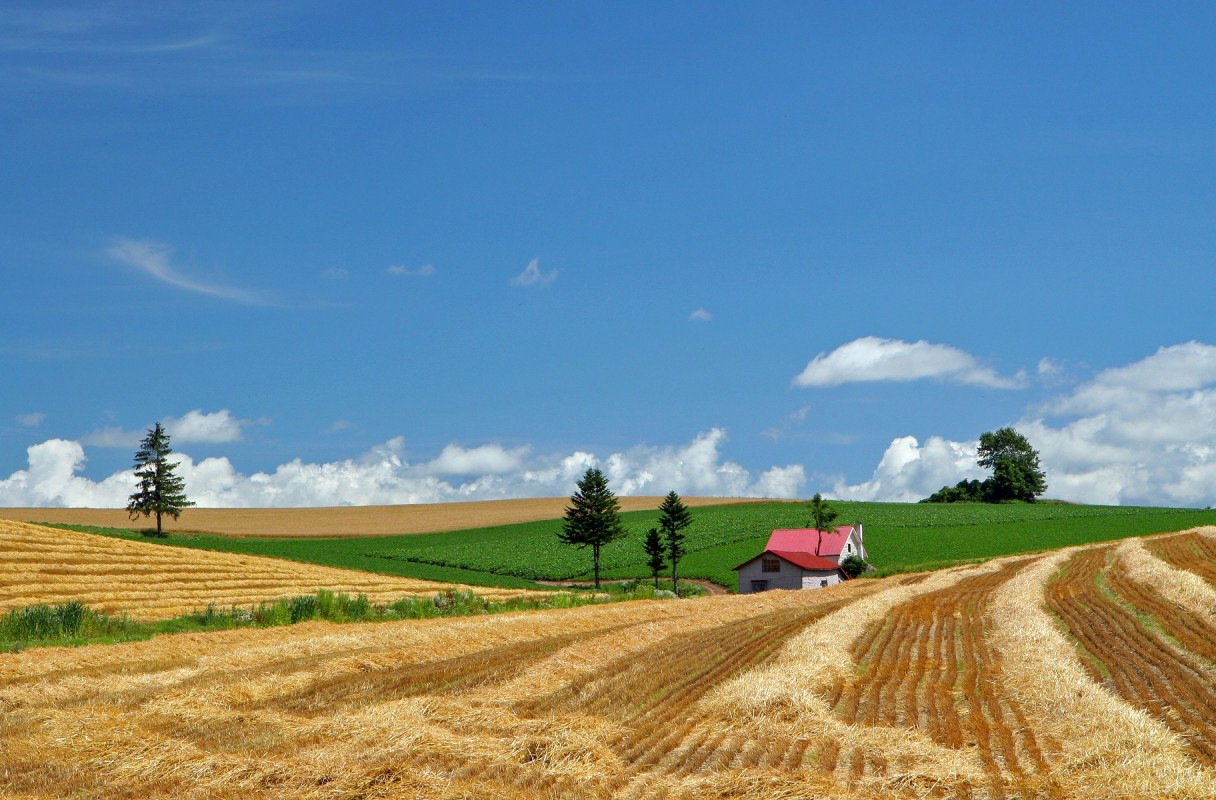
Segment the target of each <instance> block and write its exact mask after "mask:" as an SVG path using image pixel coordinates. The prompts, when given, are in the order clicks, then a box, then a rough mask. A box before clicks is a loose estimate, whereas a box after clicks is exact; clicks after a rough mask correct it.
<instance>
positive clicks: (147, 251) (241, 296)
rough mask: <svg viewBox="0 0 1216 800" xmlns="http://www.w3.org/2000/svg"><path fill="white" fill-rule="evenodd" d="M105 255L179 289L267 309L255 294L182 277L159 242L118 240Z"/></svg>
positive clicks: (169, 251) (264, 300) (265, 301)
mask: <svg viewBox="0 0 1216 800" xmlns="http://www.w3.org/2000/svg"><path fill="white" fill-rule="evenodd" d="M106 252H107V253H108V254H109V255H110V257H111V258H114V259H115V260H117V261H120V262H122V263H123V264H126V265H127V266H129V267H134V268H135V269H138V270H141V271H142V272H144V273H146V274H148V275H150V276H152V277H153V278H156V279H157V280H159V281H163V282H164V283H167V284H170V285H172V286H176V287H177V288H179V289H185V290H186V291H189V292H195V293H197V294H204V295H208V296H210V297H218V298H220V299H222V300H230V301H232V302H234V303H243V304H245V305H250V306H263V305H270V302H269V300H268V299H267V298H265V297H263V296H262V295H260V294H259V293H257V292H252V291H249V290H248V289H241V288H238V287H235V286H224V285H222V284H215V283H204V282H203V281H200V280H197V279H194V278H190V277H187V276H186V275H183V274H182V273H181V271H180V270H179V269H178V267H177V266H175V265H174V264H173V263H172V260H171V259H172V256H173V248H171V247H170V246H169V245H167V244H163V243H161V242H154V241H150V240H146V239H118V240H117V241H115V243H114V244H113V245H111V246H110V248H109V249H108V250H107V251H106Z"/></svg>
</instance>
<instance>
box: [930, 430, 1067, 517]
mask: <svg viewBox="0 0 1216 800" xmlns="http://www.w3.org/2000/svg"><path fill="white" fill-rule="evenodd" d="M977 463H978V464H979V465H980V466H981V467H984V468H986V469H991V470H992V477H991V478H988V479H987V480H984V481H975V480H972V481H968V480H962V481H959V482H958V483H956V484H955V485H954V486H943V487H942V488H941V489H939V490H938V491H936V492H934V493H933V494H932V495H930V496H929V497H926V498H925V499H924V500H921V502H922V503H1009V502H1024V503H1033V502H1034V501H1035V498H1037V497H1038V496H1039V495H1041V494H1042V493H1043V492H1045V491H1047V476H1046V475H1045V474H1044V473H1043V470H1042V469H1041V468H1040V467H1039V453H1038V451H1037V450H1035V449H1034V448H1032V447H1031V446H1030V442H1029V441H1028V440H1027V439H1026V437H1025V436H1023V435H1022V434H1020V433H1018V432H1017V431H1016V430H1014V429H1013V428H1008V427H1006V428H1001V429H1000V430H997V431H988V432H987V433H983V434H981V435H980V446H979V458H978V460H977Z"/></svg>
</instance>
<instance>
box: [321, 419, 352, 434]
mask: <svg viewBox="0 0 1216 800" xmlns="http://www.w3.org/2000/svg"><path fill="white" fill-rule="evenodd" d="M353 426H354V423H353V422H351V421H350V420H346V419H336V420H334V424H333V425H330V426H329V427H328V428H326V429H325V431H324V432H325V433H326V434H327V435H328V434H334V433H341V432H342V431H344V430H347V429H349V428H351V427H353Z"/></svg>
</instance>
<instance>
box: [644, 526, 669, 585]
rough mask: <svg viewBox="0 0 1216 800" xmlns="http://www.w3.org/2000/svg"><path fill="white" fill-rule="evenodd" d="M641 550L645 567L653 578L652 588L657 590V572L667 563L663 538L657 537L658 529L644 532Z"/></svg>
mask: <svg viewBox="0 0 1216 800" xmlns="http://www.w3.org/2000/svg"><path fill="white" fill-rule="evenodd" d="M642 550H643V551H645V553H646V566H648V567H650V574H651V575H653V576H654V588H656V589H657V588H659V570H661V569H663V565H664V564H666V563H667V546H666V545H665V544H663V537H661V536H659V529H658V528H651V529H650V530H648V531H646V540H645V541H644V542H642Z"/></svg>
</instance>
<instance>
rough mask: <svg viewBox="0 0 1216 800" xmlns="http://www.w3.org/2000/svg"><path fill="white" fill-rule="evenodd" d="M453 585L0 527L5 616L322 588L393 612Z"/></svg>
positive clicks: (262, 597)
mask: <svg viewBox="0 0 1216 800" xmlns="http://www.w3.org/2000/svg"><path fill="white" fill-rule="evenodd" d="M445 585H446V584H436V583H433V582H431V581H425V580H417V579H413V578H399V577H394V576H387V575H374V574H372V573H368V572H359V571H357V570H347V569H337V568H334V567H322V566H316V565H313V564H300V563H295V562H290V561H283V560H281V559H277V558H266V557H264V556H249V555H235V554H231V553H216V552H211V551H206V550H191V549H185V548H178V547H166V546H163V545H157V544H152V543H149V542H132V541H126V540H123V539H114V538H110V537H105V536H96V535H93V534H90V533H79V532H76V531H68V530H59V529H52V528H45V527H42V526H40V525H29V524H26V523H23V522H11V521H8V520H2V519H0V613H4V612H6V611H8V610H10V609H14V608H22V607H25V606H31V605H34V604H36V603H43V604H47V605H53V604H56V603H63V602H66V601H69V600H79V601H81V602H82V603H84V604H85V605H87V606H89V607H90V608H92V609H93V610H94V611H100V612H103V613H107V614H119V613H127V614H129V615H130V616H131V618H132V619H136V620H158V619H169V618H171V617H175V616H179V615H181V614H186V613H191V612H197V611H202V610H204V609H206V608H207V606H208V605H213V606H216V607H231V606H233V605H241V606H249V605H251V604H255V603H260V602H267V601H273V600H275V599H276V598H279V597H290V596H293V595H302V594H312V593H313V592H315V591H317V589H327V590H330V591H334V592H345V593H347V594H350V595H359V594H366V595H367V597H368V599H369V600H370V601H371V602H372V603H385V602H391V601H393V600H399V599H401V598H402V597H408V596H411V595H433V594H434V593H435V592H436V591H437V590H438V589H440V588H443V587H444V586H445ZM454 588H457V589H467V588H469V587H464V586H456V587H454ZM478 594H480V595H482V596H483V597H486V598H487V599H490V600H502V599H506V598H509V597H516V596H521V595H523V594H524V593H523V592H521V591H519V590H514V589H486V588H479V589H478Z"/></svg>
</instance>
